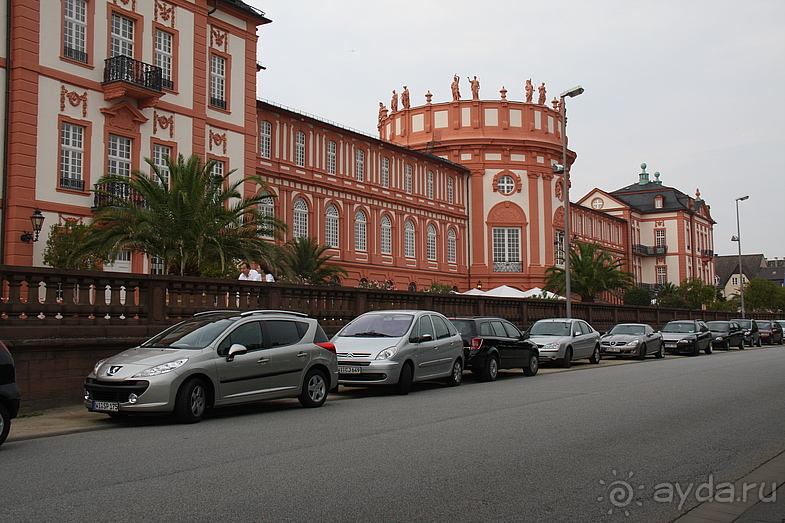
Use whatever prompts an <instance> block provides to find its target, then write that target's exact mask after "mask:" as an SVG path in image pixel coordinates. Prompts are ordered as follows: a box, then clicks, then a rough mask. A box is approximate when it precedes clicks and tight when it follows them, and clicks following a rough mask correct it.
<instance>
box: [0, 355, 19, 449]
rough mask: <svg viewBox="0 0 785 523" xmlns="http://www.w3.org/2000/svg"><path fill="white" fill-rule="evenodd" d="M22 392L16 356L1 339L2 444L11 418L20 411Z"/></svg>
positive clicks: (9, 426)
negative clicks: (17, 377)
mask: <svg viewBox="0 0 785 523" xmlns="http://www.w3.org/2000/svg"><path fill="white" fill-rule="evenodd" d="M21 398H22V394H21V393H20V392H19V385H17V384H16V367H14V358H12V357H11V353H10V352H9V351H8V348H7V347H6V346H5V344H4V343H3V342H2V341H0V445H2V444H3V442H4V441H5V438H7V437H8V431H9V430H11V420H12V419H14V418H15V417H16V415H17V414H18V413H19V402H20V400H21Z"/></svg>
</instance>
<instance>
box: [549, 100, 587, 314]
mask: <svg viewBox="0 0 785 523" xmlns="http://www.w3.org/2000/svg"><path fill="white" fill-rule="evenodd" d="M579 94H583V87H581V86H580V85H577V86H575V87H573V88H572V89H569V90H567V91H564V92H563V93H562V94H560V95H559V101H560V103H559V110H560V112H561V144H562V148H561V159H562V164H561V165H558V164H557V165H554V166H553V172H554V173H557V174H561V175H562V183H563V184H564V185H563V186H562V196H564V294H565V298H567V302H566V306H567V307H566V312H567V318H568V319H569V318H572V299H571V294H572V289H570V284H571V281H570V279H571V275H570V171H569V169H567V108H566V106H565V104H564V99H565V98H566V97H568V96H569V97H570V98H573V97H575V96H578V95H579Z"/></svg>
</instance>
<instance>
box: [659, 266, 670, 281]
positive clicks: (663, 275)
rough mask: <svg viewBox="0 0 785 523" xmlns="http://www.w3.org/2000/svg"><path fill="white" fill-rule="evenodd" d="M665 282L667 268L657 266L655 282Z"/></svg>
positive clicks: (666, 279)
mask: <svg viewBox="0 0 785 523" xmlns="http://www.w3.org/2000/svg"><path fill="white" fill-rule="evenodd" d="M666 283H668V268H667V267H657V284H658V285H665V284H666Z"/></svg>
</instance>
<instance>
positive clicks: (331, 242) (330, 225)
mask: <svg viewBox="0 0 785 523" xmlns="http://www.w3.org/2000/svg"><path fill="white" fill-rule="evenodd" d="M324 215H325V216H324V244H325V245H327V246H328V247H333V248H337V247H338V208H337V207H336V206H335V205H333V204H330V205H328V206H327V209H325V211H324Z"/></svg>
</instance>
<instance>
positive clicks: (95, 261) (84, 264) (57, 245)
mask: <svg viewBox="0 0 785 523" xmlns="http://www.w3.org/2000/svg"><path fill="white" fill-rule="evenodd" d="M89 231H90V226H88V225H85V224H84V223H82V222H79V221H77V220H65V222H64V223H63V224H62V225H60V224H57V223H56V224H54V225H52V227H51V229H50V233H49V238H47V240H46V249H44V263H45V264H47V265H49V266H50V267H54V268H56V269H71V270H95V269H98V268H99V266H100V264H101V262H104V261H106V260H103V259H102V258H101V257H100V256H98V255H96V254H93V253H83V252H81V247H82V245H83V244H84V242H85V241H86V238H87V235H88V233H89Z"/></svg>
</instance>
